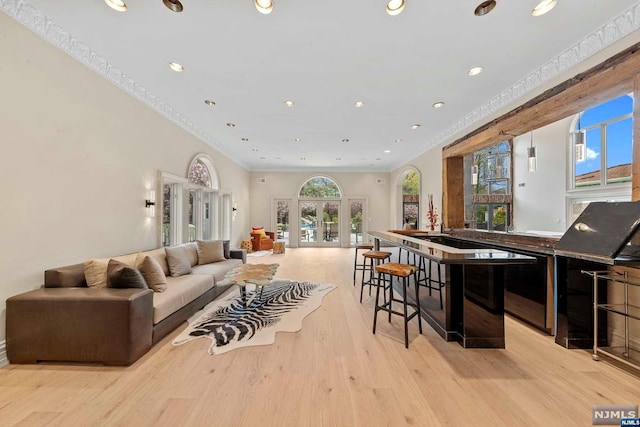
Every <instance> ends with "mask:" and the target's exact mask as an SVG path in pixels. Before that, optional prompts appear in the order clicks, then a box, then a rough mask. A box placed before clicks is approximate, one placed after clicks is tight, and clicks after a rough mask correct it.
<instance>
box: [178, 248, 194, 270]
mask: <svg viewBox="0 0 640 427" xmlns="http://www.w3.org/2000/svg"><path fill="white" fill-rule="evenodd" d="M178 246H179V247H182V248H184V250H185V252H186V253H187V256H188V257H189V263H190V264H191V267H193V266H194V265H198V245H197V243H196V242H189V243H183V244H181V245H178Z"/></svg>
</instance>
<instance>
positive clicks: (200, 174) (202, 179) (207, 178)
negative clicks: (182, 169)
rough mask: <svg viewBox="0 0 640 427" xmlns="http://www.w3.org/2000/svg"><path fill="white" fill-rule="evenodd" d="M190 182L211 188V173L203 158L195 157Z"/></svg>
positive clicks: (190, 171)
mask: <svg viewBox="0 0 640 427" xmlns="http://www.w3.org/2000/svg"><path fill="white" fill-rule="evenodd" d="M189 182H191V183H193V184H198V185H201V186H203V187H207V188H211V174H210V173H209V169H208V168H207V165H205V164H204V162H203V161H202V160H201V159H195V161H194V162H193V163H192V164H191V169H190V170H189Z"/></svg>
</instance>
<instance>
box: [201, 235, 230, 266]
mask: <svg viewBox="0 0 640 427" xmlns="http://www.w3.org/2000/svg"><path fill="white" fill-rule="evenodd" d="M197 247H198V265H204V264H210V263H212V262H219V261H224V260H225V258H224V245H223V244H222V240H198V241H197Z"/></svg>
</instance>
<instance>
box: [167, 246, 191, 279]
mask: <svg viewBox="0 0 640 427" xmlns="http://www.w3.org/2000/svg"><path fill="white" fill-rule="evenodd" d="M164 250H165V251H166V252H167V264H169V271H170V272H171V275H172V276H173V277H178V276H184V275H185V274H191V261H190V260H189V255H188V254H187V251H186V249H185V248H184V247H180V246H175V247H172V248H171V247H169V248H164Z"/></svg>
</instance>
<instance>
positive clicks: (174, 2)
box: [162, 0, 182, 12]
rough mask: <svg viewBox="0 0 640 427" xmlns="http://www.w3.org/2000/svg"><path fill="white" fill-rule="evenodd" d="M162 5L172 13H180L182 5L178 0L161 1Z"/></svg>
mask: <svg viewBox="0 0 640 427" xmlns="http://www.w3.org/2000/svg"><path fill="white" fill-rule="evenodd" d="M162 3H164V5H165V6H167V7H168V8H169V9H170V10H172V11H174V12H182V3H180V1H179V0H162Z"/></svg>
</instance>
